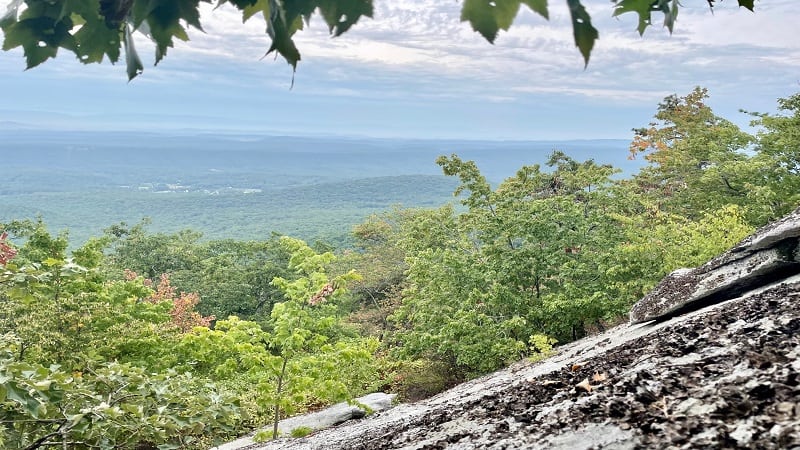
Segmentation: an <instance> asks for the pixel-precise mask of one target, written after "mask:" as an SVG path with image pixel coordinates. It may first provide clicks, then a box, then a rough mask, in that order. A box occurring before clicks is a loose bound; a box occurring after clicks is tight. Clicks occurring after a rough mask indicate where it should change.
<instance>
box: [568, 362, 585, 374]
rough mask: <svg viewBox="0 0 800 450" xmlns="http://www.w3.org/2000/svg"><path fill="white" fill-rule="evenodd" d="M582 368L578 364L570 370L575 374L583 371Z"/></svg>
mask: <svg viewBox="0 0 800 450" xmlns="http://www.w3.org/2000/svg"><path fill="white" fill-rule="evenodd" d="M581 367H583V366H581V365H580V364H577V363H576V364H573V365H572V367H570V370H572V371H573V372H577V371H579V370H581Z"/></svg>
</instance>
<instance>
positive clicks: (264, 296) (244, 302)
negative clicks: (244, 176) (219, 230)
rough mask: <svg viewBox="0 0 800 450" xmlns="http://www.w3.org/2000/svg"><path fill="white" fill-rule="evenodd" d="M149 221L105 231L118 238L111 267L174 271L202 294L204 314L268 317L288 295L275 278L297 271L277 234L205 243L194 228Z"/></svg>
mask: <svg viewBox="0 0 800 450" xmlns="http://www.w3.org/2000/svg"><path fill="white" fill-rule="evenodd" d="M144 225H146V223H145V222H143V223H140V224H137V225H135V226H133V227H128V226H126V225H125V224H120V225H115V226H113V227H111V228H109V229H108V230H107V231H106V233H107V234H108V235H110V236H113V237H114V239H113V241H112V242H113V247H112V250H111V252H110V254H109V258H108V259H109V263H110V264H109V267H108V268H109V269H111V268H113V272H115V273H121V272H122V271H124V270H132V271H133V272H136V273H137V274H142V275H144V276H145V277H146V278H149V279H151V280H157V279H159V278H160V277H161V276H162V275H164V274H169V276H170V280H171V282H172V284H173V285H174V286H175V287H176V289H177V290H179V291H182V292H196V293H197V294H198V295H199V296H200V298H201V299H202V301H201V302H200V304H199V305H198V310H199V312H200V313H201V314H203V315H207V316H211V315H213V316H215V317H220V318H225V317H228V316H231V315H233V316H237V317H241V318H243V319H245V320H256V321H261V322H266V321H267V320H268V318H269V313H270V311H271V309H272V305H273V304H274V303H276V302H278V301H280V300H281V299H282V297H283V294H282V293H281V292H280V290H279V289H278V288H277V287H275V286H273V285H272V284H271V283H272V280H273V278H275V277H276V276H283V277H287V278H292V276H293V275H292V273H291V272H290V271H289V269H288V268H287V264H288V261H289V254H288V252H287V251H285V250H284V249H283V248H282V247H281V246H280V244H279V237H278V236H277V235H272V237H271V238H270V239H268V240H265V241H234V240H232V239H228V240H220V241H209V242H201V241H200V240H199V239H200V234H199V233H197V232H195V231H191V230H183V231H180V232H178V233H172V234H166V233H148V232H147V231H146V230H145V228H144Z"/></svg>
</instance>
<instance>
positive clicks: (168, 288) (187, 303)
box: [125, 269, 216, 333]
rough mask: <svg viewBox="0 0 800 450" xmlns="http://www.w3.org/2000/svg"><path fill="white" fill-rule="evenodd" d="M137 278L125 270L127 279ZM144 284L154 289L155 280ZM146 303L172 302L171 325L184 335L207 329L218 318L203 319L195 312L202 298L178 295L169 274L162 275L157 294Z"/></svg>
mask: <svg viewBox="0 0 800 450" xmlns="http://www.w3.org/2000/svg"><path fill="white" fill-rule="evenodd" d="M136 276H137V275H136V272H134V271H132V270H127V269H126V270H125V279H127V280H132V279H135V278H136ZM144 284H145V286H148V287H153V280H150V279H149V278H145V280H144ZM145 301H147V302H150V303H161V302H164V301H169V302H172V310H171V311H170V312H169V314H170V316H171V317H172V320H171V323H172V324H173V325H175V326H176V327H178V328H179V329H180V330H181V331H182V332H184V333H188V332H189V331H191V330H192V328H194V327H207V326H209V325H210V324H211V321H213V320H214V319H215V318H216V317H214V316H208V317H203V316H201V315H200V313H199V312H197V311H195V310H194V307H195V306H197V304H198V303H199V302H200V296H199V295H198V294H197V293H195V292H191V293H186V292H181V293H180V294H179V295H176V293H175V288H174V287H172V285H170V282H169V274H166V273H165V274H162V275H161V280H159V282H158V284H157V285H156V286H155V292H154V293H153V295H151V296H150V297H148V298H146V299H145Z"/></svg>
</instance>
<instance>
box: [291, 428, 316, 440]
mask: <svg viewBox="0 0 800 450" xmlns="http://www.w3.org/2000/svg"><path fill="white" fill-rule="evenodd" d="M313 432H314V430H313V429H312V428H310V427H297V428H295V429H294V430H292V433H291V434H292V437H293V438H302V437H306V436H308V435H309V434H311V433H313Z"/></svg>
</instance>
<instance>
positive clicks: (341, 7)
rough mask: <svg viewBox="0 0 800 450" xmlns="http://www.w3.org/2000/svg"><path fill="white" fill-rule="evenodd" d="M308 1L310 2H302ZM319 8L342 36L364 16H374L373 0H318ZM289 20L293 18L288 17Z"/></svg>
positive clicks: (331, 26)
mask: <svg viewBox="0 0 800 450" xmlns="http://www.w3.org/2000/svg"><path fill="white" fill-rule="evenodd" d="M301 3H308V2H301ZM317 4H318V5H319V10H320V12H321V13H322V17H323V18H324V19H325V22H326V23H327V24H328V29H329V30H330V32H331V34H333V35H334V36H340V35H341V34H342V33H344V32H346V31H347V30H349V29H350V27H352V26H353V25H355V24H356V22H358V20H359V19H360V18H361V17H362V16H367V17H372V14H373V6H372V0H318V2H317ZM287 20H289V21H291V20H293V18H292V17H287Z"/></svg>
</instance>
